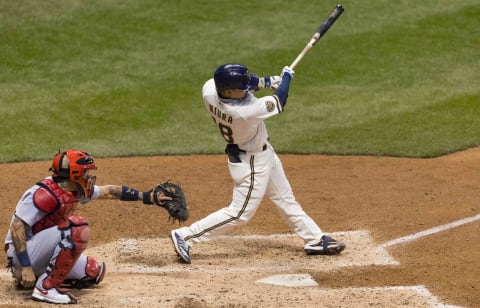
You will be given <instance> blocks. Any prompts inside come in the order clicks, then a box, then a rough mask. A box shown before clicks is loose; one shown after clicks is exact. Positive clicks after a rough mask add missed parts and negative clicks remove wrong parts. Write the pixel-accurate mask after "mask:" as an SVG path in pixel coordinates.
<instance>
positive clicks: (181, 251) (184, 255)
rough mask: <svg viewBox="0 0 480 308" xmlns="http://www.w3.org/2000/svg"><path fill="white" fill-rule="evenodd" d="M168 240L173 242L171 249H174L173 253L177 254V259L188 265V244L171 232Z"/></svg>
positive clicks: (189, 261)
mask: <svg viewBox="0 0 480 308" xmlns="http://www.w3.org/2000/svg"><path fill="white" fill-rule="evenodd" d="M170 238H171V239H172V242H173V247H174V248H175V251H176V252H177V255H178V256H179V258H180V259H181V260H182V261H183V262H185V263H187V264H190V263H191V260H190V247H189V246H188V244H187V243H186V242H185V241H184V240H183V238H182V237H181V236H180V234H178V233H177V232H175V230H173V231H172V232H170Z"/></svg>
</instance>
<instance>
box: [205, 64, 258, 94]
mask: <svg viewBox="0 0 480 308" xmlns="http://www.w3.org/2000/svg"><path fill="white" fill-rule="evenodd" d="M213 79H214V80H215V87H216V88H217V92H218V93H221V92H223V91H225V90H245V91H248V90H252V89H254V88H255V86H258V77H256V76H255V75H254V74H250V72H249V71H248V69H247V67H246V66H244V65H242V64H238V63H227V64H223V65H221V66H219V67H218V68H217V70H216V71H215V74H214V75H213ZM255 79H256V82H255ZM255 83H256V84H255Z"/></svg>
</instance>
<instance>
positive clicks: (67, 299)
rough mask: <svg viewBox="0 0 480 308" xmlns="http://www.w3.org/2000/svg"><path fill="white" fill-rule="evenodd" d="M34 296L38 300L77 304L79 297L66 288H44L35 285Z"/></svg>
mask: <svg viewBox="0 0 480 308" xmlns="http://www.w3.org/2000/svg"><path fill="white" fill-rule="evenodd" d="M32 298H33V299H34V300H36V301H41V302H46V303H52V304H76V303H77V299H76V298H75V297H74V296H73V295H72V294H71V293H70V292H68V291H67V290H66V289H60V288H51V289H44V288H39V287H35V289H34V290H33V294H32Z"/></svg>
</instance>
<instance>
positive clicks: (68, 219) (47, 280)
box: [5, 150, 188, 304]
mask: <svg viewBox="0 0 480 308" xmlns="http://www.w3.org/2000/svg"><path fill="white" fill-rule="evenodd" d="M96 169H97V168H96V166H95V162H94V159H93V157H92V156H90V155H89V154H88V153H86V152H83V151H79V150H67V151H65V152H62V153H58V154H57V155H56V156H55V158H54V159H53V162H52V166H51V168H50V171H51V172H52V175H51V176H48V177H46V178H44V179H43V180H41V181H39V182H38V183H36V184H35V185H33V186H32V187H31V188H29V189H28V190H27V191H26V192H25V193H24V194H23V196H22V197H21V199H20V201H19V202H18V203H17V206H16V209H15V213H14V214H13V217H12V220H11V224H10V229H9V231H8V233H7V236H6V239H5V252H6V254H7V258H8V266H7V267H8V268H9V269H10V270H11V272H12V275H13V277H14V278H15V280H16V283H17V285H18V286H19V287H24V288H32V287H33V294H32V297H33V299H34V300H38V301H43V302H48V303H55V304H75V303H76V302H77V300H76V298H75V297H74V296H73V295H72V294H71V292H69V291H68V289H67V287H70V288H71V287H74V288H78V289H82V288H88V287H91V286H93V285H96V284H98V283H100V282H101V281H102V279H103V278H104V276H105V272H106V267H105V264H104V263H103V262H102V263H99V262H97V261H96V260H95V259H93V258H92V257H89V256H86V255H83V254H82V252H83V251H84V250H85V249H86V248H87V244H88V240H89V231H90V229H89V224H88V221H87V220H86V219H85V218H84V217H81V216H78V215H75V214H74V210H75V208H76V206H77V205H78V203H80V204H85V203H87V202H89V201H91V200H95V199H119V200H122V201H142V202H143V203H145V204H156V205H158V206H161V207H164V208H165V209H166V210H167V211H168V212H169V215H170V218H171V219H173V220H178V221H180V222H183V221H185V220H187V219H188V209H187V206H186V201H185V195H184V192H183V191H182V188H181V187H180V186H178V185H177V184H175V183H172V182H169V181H167V182H165V183H162V184H159V185H157V186H156V187H154V188H153V189H151V190H149V191H146V192H141V191H139V190H137V189H135V188H132V187H127V186H118V185H105V186H97V185H95V180H96V176H93V175H92V172H93V171H94V170H96Z"/></svg>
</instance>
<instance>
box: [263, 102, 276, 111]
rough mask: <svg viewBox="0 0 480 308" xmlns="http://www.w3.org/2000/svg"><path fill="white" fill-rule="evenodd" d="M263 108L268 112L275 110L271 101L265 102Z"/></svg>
mask: <svg viewBox="0 0 480 308" xmlns="http://www.w3.org/2000/svg"><path fill="white" fill-rule="evenodd" d="M265 107H266V108H267V111H268V112H272V111H273V110H275V103H274V102H272V101H265Z"/></svg>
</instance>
